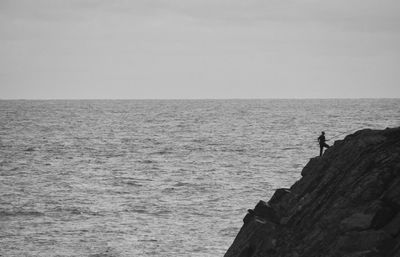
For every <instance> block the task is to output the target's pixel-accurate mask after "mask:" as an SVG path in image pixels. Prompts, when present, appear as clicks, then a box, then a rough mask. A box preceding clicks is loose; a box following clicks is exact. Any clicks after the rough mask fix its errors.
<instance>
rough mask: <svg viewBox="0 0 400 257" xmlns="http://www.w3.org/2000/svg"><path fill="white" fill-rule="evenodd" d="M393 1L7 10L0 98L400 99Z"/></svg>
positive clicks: (89, 0) (5, 6)
mask: <svg viewBox="0 0 400 257" xmlns="http://www.w3.org/2000/svg"><path fill="white" fill-rule="evenodd" d="M399 82H400V1H398V0H331V1H321V0H113V1H111V0H0V99H9V98H17V99H20V98H25V99H42V98H45V99H48V98H57V99H59V98H63V99H65V98H67V99H75V98H84V99H92V98H118V99H122V98H129V99H141V98H147V99H148V98H151V99H154V98H344V97H345V98H364V97H367V98H370V97H396V98H398V97H400V85H399Z"/></svg>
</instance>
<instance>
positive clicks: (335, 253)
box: [225, 128, 400, 257]
mask: <svg viewBox="0 0 400 257" xmlns="http://www.w3.org/2000/svg"><path fill="white" fill-rule="evenodd" d="M301 174H302V176H303V177H302V178H301V179H300V180H299V181H297V182H296V183H295V184H294V185H293V186H292V187H291V188H290V189H278V190H277V191H276V192H275V194H274V196H273V197H272V198H271V200H270V201H269V202H268V203H265V202H260V203H258V204H257V206H256V208H255V209H254V211H253V210H249V213H248V214H247V215H246V217H245V219H244V222H245V224H244V225H243V227H242V228H241V230H240V232H239V234H238V235H237V237H236V239H235V241H234V242H233V244H232V246H231V247H230V248H229V250H228V251H227V253H226V254H225V257H261V256H262V257H268V256H271V257H272V256H273V257H278V256H280V257H302V256H304V257H322V256H324V257H367V256H368V257H385V256H387V257H392V256H393V257H399V256H400V128H394V129H385V130H361V131H358V132H356V133H354V134H352V135H349V136H347V137H346V138H345V139H344V140H342V141H336V142H335V143H334V145H333V147H331V148H329V149H328V150H327V151H326V152H325V154H324V155H323V156H322V157H316V158H313V159H311V160H310V162H309V163H308V164H307V165H306V166H305V167H304V169H303V171H302V172H301Z"/></svg>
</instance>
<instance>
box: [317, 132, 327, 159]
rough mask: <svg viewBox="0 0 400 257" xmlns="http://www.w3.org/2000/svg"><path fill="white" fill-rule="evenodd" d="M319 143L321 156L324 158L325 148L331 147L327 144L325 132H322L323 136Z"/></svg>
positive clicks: (319, 138)
mask: <svg viewBox="0 0 400 257" xmlns="http://www.w3.org/2000/svg"><path fill="white" fill-rule="evenodd" d="M318 142H319V156H322V151H323V150H324V147H326V148H329V145H328V144H327V143H325V142H326V139H325V132H324V131H322V132H321V135H320V136H319V137H318Z"/></svg>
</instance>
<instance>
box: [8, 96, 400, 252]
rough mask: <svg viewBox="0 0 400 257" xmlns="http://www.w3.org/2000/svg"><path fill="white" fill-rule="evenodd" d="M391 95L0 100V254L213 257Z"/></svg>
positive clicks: (384, 113)
mask: <svg viewBox="0 0 400 257" xmlns="http://www.w3.org/2000/svg"><path fill="white" fill-rule="evenodd" d="M398 126H400V99H342V100H340V99H325V100H318V99H313V100H310V99H301V100H293V99H292V100H290V99H286V100H285V99H280V100H278V99H266V100H43V101H41V100H40V101H39V100H1V101H0V256H2V257H13V256H16V257H20V256H35V257H36V256H40V257H42V256H43V257H49V256H51V257H52V256H58V257H61V256H63V257H64V256H68V257H69V256H85V257H125V256H126V257H128V256H129V257H130V256H139V257H142V256H143V257H149V256H160V257H169V256H171V257H172V256H173V257H188V256H193V257H196V256H198V257H215V256H223V255H224V253H225V252H226V250H227V249H228V248H229V246H230V245H231V243H232V242H233V240H234V238H235V236H236V234H237V233H238V231H239V229H240V227H241V226H242V224H243V221H242V219H243V217H244V216H245V215H246V212H247V209H251V208H254V206H255V205H256V204H257V202H258V201H259V200H264V201H268V199H269V198H270V197H271V196H272V194H273V193H274V190H276V189H278V188H282V187H284V188H286V187H290V186H291V185H292V184H293V183H294V182H295V181H296V180H298V179H299V178H300V177H301V175H300V173H301V170H302V168H303V167H304V165H305V164H306V163H307V162H308V161H309V159H310V158H313V157H315V156H317V155H319V146H318V143H317V138H318V136H319V135H320V133H321V131H325V133H326V138H327V139H330V141H328V143H329V144H333V143H334V141H335V140H342V139H343V138H344V137H345V136H346V135H348V134H351V133H353V132H355V131H357V130H360V129H365V128H371V129H385V128H386V127H398Z"/></svg>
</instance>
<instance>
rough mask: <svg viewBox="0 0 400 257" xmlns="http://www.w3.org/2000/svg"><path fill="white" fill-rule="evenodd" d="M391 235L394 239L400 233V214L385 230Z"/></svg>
mask: <svg viewBox="0 0 400 257" xmlns="http://www.w3.org/2000/svg"><path fill="white" fill-rule="evenodd" d="M383 230H385V231H386V232H387V233H388V234H389V235H391V236H392V237H396V236H398V235H399V233H400V213H397V216H396V217H394V218H393V219H392V220H391V221H390V222H389V223H388V224H387V225H386V226H385V227H384V228H383Z"/></svg>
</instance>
